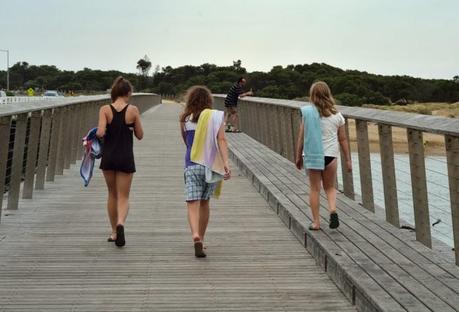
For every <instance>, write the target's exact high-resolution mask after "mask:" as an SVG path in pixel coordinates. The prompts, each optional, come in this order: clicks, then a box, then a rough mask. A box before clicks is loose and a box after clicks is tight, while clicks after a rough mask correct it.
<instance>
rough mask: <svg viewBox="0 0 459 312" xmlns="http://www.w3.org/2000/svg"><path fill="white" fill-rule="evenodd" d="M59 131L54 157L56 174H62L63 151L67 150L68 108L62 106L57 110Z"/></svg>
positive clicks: (63, 165)
mask: <svg viewBox="0 0 459 312" xmlns="http://www.w3.org/2000/svg"><path fill="white" fill-rule="evenodd" d="M58 117H59V118H60V120H59V132H58V138H57V159H56V175H63V174H64V167H65V152H66V151H67V144H66V142H67V128H68V127H66V125H67V124H68V109H67V108H66V107H63V108H62V110H61V111H60V112H59V115H58Z"/></svg>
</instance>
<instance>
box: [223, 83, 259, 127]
mask: <svg viewBox="0 0 459 312" xmlns="http://www.w3.org/2000/svg"><path fill="white" fill-rule="evenodd" d="M245 84H246V80H245V78H243V77H241V78H239V79H238V81H237V82H236V83H235V84H234V85H233V86H232V87H231V89H230V90H229V91H228V94H227V95H226V98H225V108H226V112H225V125H226V129H225V131H226V132H236V133H239V132H241V131H240V130H239V115H238V112H237V102H238V100H239V98H241V97H244V96H247V95H253V92H252V90H250V91H248V92H244V91H243V89H242V88H243V87H244V85H245ZM228 119H229V120H230V121H231V125H232V126H233V129H231V127H230V125H229V124H228Z"/></svg>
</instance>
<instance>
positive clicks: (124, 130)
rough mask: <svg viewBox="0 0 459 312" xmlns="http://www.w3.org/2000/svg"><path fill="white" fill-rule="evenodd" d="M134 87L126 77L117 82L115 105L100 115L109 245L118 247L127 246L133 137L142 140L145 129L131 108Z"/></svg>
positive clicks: (133, 167)
mask: <svg viewBox="0 0 459 312" xmlns="http://www.w3.org/2000/svg"><path fill="white" fill-rule="evenodd" d="M132 90H133V88H132V85H131V83H130V82H129V81H128V80H126V79H124V78H123V77H118V78H116V79H115V81H114V83H113V86H112V90H111V98H112V102H113V103H112V104H110V105H104V106H102V107H101V108H100V111H99V124H98V126H97V134H96V135H97V136H98V137H99V138H103V139H104V144H103V152H102V153H103V154H102V161H101V163H100V169H102V170H103V173H104V178H105V182H106V183H107V188H108V201H107V210H108V217H109V219H110V224H111V227H112V233H111V235H110V237H109V238H108V241H109V242H115V244H116V246H118V247H122V246H124V245H125V243H126V240H125V235H124V223H125V222H126V217H127V214H128V210H129V192H130V190H131V183H132V178H133V175H134V172H135V171H136V169H135V163H134V152H133V135H135V136H136V137H137V139H139V140H141V139H142V138H143V128H142V123H141V122H140V113H139V110H138V109H137V107H135V106H133V105H129V98H130V96H131V94H132Z"/></svg>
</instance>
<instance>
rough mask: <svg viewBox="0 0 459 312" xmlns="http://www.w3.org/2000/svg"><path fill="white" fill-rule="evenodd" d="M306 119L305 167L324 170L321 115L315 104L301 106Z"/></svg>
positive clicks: (304, 119)
mask: <svg viewBox="0 0 459 312" xmlns="http://www.w3.org/2000/svg"><path fill="white" fill-rule="evenodd" d="M301 114H302V116H303V121H304V145H303V152H304V167H305V168H306V169H318V170H323V169H324V168H325V157H324V147H323V143H322V129H321V126H320V115H319V112H318V111H317V108H316V107H315V106H314V104H311V105H307V106H303V107H301Z"/></svg>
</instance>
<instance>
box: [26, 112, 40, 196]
mask: <svg viewBox="0 0 459 312" xmlns="http://www.w3.org/2000/svg"><path fill="white" fill-rule="evenodd" d="M40 126H41V112H40V111H35V112H32V114H31V116H30V131H29V142H28V143H27V160H26V161H27V163H26V172H25V177H24V186H23V188H22V198H28V199H30V198H32V195H33V184H34V179H35V169H36V165H37V155H38V143H39V140H40Z"/></svg>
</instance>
